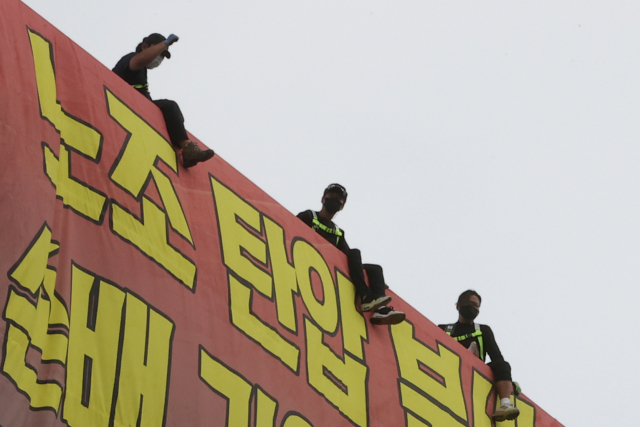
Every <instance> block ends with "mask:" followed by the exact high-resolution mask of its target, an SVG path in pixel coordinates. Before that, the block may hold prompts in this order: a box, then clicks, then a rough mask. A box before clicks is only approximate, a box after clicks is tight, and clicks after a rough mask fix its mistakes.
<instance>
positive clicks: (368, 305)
mask: <svg viewBox="0 0 640 427" xmlns="http://www.w3.org/2000/svg"><path fill="white" fill-rule="evenodd" d="M389 301H391V297H390V296H388V295H382V296H381V297H379V298H374V297H372V296H366V297H364V298H362V304H361V305H360V309H361V310H362V311H374V310H377V309H378V308H380V307H382V306H383V305H386V304H387V303H388V302H389Z"/></svg>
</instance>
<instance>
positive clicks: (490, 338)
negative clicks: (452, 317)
mask: <svg viewBox="0 0 640 427" xmlns="http://www.w3.org/2000/svg"><path fill="white" fill-rule="evenodd" d="M438 327H439V328H440V329H442V330H443V331H444V330H446V327H447V325H438ZM475 331H476V327H475V325H474V324H473V323H471V324H469V323H460V322H456V323H455V324H454V325H453V331H452V332H451V336H452V337H459V336H461V335H467V334H472V333H474V332H475ZM480 331H482V341H483V345H484V352H485V354H488V355H489V357H490V358H491V361H492V362H504V357H502V353H501V352H500V348H499V347H498V343H496V339H495V337H494V335H493V331H492V330H491V328H490V327H489V325H480ZM458 342H459V343H460V344H462V345H463V346H464V347H465V348H469V346H470V345H471V343H472V342H475V343H476V345H477V346H478V348H480V343H479V342H478V338H477V337H472V338H467V339H465V340H462V341H458Z"/></svg>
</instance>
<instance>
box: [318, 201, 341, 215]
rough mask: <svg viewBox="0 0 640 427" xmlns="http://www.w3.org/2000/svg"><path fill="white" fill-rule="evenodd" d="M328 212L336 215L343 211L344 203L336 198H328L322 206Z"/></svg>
mask: <svg viewBox="0 0 640 427" xmlns="http://www.w3.org/2000/svg"><path fill="white" fill-rule="evenodd" d="M322 206H324V208H325V209H326V211H327V212H329V213H330V214H334V213H336V212H338V211H339V210H340V209H342V202H341V201H340V200H338V199H336V198H335V197H327V198H326V199H324V203H323V204H322Z"/></svg>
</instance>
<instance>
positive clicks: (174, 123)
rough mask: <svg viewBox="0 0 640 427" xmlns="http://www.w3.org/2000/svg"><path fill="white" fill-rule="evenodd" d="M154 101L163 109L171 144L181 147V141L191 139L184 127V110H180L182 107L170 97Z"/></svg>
mask: <svg viewBox="0 0 640 427" xmlns="http://www.w3.org/2000/svg"><path fill="white" fill-rule="evenodd" d="M153 103H154V104H156V105H157V106H158V108H160V111H162V115H163V116H164V122H165V124H166V125H167V132H169V139H170V140H171V144H172V145H173V146H174V147H178V148H179V147H180V142H182V141H184V140H187V139H189V138H188V137H187V131H186V129H185V128H184V117H183V115H182V111H180V107H179V106H178V104H176V102H175V101H171V100H169V99H158V100H155V101H153Z"/></svg>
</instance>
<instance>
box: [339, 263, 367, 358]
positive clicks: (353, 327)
mask: <svg viewBox="0 0 640 427" xmlns="http://www.w3.org/2000/svg"><path fill="white" fill-rule="evenodd" d="M336 276H337V278H338V279H337V282H338V295H339V297H340V317H341V319H342V345H343V347H344V349H345V350H346V351H348V352H349V353H351V354H353V355H354V356H356V357H357V358H358V359H360V360H364V351H363V348H362V345H363V342H362V341H363V340H365V341H366V340H367V325H366V323H365V319H364V317H363V316H362V314H360V313H359V312H358V311H357V310H356V306H355V305H354V304H353V301H355V298H356V288H355V286H353V283H351V280H349V278H348V277H347V276H345V275H344V274H342V272H340V271H337V272H336Z"/></svg>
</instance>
